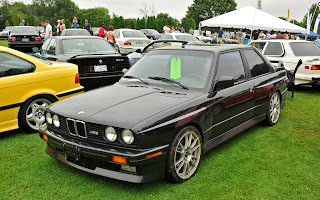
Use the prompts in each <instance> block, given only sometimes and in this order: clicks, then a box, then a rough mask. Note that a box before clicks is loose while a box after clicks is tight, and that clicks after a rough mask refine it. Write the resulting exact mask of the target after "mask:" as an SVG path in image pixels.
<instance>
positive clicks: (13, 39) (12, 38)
mask: <svg viewBox="0 0 320 200" xmlns="http://www.w3.org/2000/svg"><path fill="white" fill-rule="evenodd" d="M9 41H10V42H12V41H17V38H15V37H11V38H9Z"/></svg>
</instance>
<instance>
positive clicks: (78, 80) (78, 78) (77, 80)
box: [74, 74, 80, 84]
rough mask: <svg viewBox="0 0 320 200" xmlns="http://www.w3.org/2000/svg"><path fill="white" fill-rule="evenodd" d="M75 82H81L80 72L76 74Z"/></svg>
mask: <svg viewBox="0 0 320 200" xmlns="http://www.w3.org/2000/svg"><path fill="white" fill-rule="evenodd" d="M74 82H75V84H79V83H80V76H79V74H76V78H75V81H74Z"/></svg>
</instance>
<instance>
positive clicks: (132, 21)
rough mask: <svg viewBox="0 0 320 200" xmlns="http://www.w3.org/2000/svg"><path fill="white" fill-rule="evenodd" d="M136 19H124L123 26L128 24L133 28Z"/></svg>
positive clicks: (134, 27)
mask: <svg viewBox="0 0 320 200" xmlns="http://www.w3.org/2000/svg"><path fill="white" fill-rule="evenodd" d="M136 24H137V19H125V20H124V27H128V26H130V27H131V28H133V29H136Z"/></svg>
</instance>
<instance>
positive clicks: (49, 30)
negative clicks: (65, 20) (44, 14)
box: [44, 20, 52, 41]
mask: <svg viewBox="0 0 320 200" xmlns="http://www.w3.org/2000/svg"><path fill="white" fill-rule="evenodd" d="M45 25H46V34H45V37H44V41H47V40H48V39H50V38H51V37H52V26H51V24H50V22H49V20H46V21H45Z"/></svg>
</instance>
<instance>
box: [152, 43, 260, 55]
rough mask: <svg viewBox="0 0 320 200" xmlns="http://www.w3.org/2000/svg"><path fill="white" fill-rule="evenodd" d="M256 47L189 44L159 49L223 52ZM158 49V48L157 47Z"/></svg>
mask: <svg viewBox="0 0 320 200" xmlns="http://www.w3.org/2000/svg"><path fill="white" fill-rule="evenodd" d="M253 48H254V47H252V46H248V45H240V44H187V45H185V46H184V48H183V47H182V45H181V47H180V48H179V47H176V46H175V47H164V48H159V50H163V49H174V50H182V49H189V50H201V51H204V50H205V51H212V52H214V53H216V52H221V51H228V50H235V49H253ZM157 50H158V49H157Z"/></svg>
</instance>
